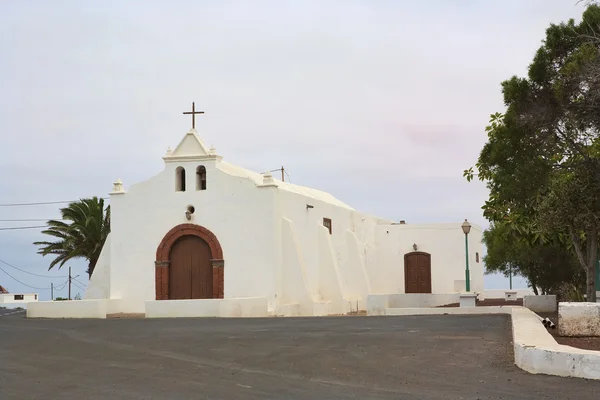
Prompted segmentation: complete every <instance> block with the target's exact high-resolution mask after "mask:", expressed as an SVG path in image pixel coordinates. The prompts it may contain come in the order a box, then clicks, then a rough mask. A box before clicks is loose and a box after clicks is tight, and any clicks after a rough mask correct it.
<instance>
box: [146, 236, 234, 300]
mask: <svg viewBox="0 0 600 400" xmlns="http://www.w3.org/2000/svg"><path fill="white" fill-rule="evenodd" d="M186 235H194V236H198V237H199V238H201V239H202V240H204V241H205V242H206V243H208V246H209V247H210V253H211V258H212V259H211V262H212V264H213V298H215V299H222V298H223V295H224V277H225V275H224V271H223V266H224V261H223V249H222V248H221V244H220V243H219V240H218V239H217V237H216V236H215V234H214V233H212V232H211V231H209V230H208V229H206V228H205V227H203V226H200V225H195V224H180V225H177V226H176V227H174V228H173V229H171V230H170V231H169V232H167V234H166V235H165V237H164V238H163V239H162V241H161V242H160V244H159V245H158V248H157V249H156V261H155V262H154V266H155V269H156V272H155V289H156V300H168V299H169V265H170V261H169V253H170V252H171V248H172V247H173V244H174V243H175V241H176V240H177V239H179V238H180V237H182V236H186Z"/></svg>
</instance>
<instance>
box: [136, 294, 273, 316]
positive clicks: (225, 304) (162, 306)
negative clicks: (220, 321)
mask: <svg viewBox="0 0 600 400" xmlns="http://www.w3.org/2000/svg"><path fill="white" fill-rule="evenodd" d="M267 316H268V306H267V299H266V298H265V297H239V298H230V299H201V300H150V301H146V318H197V317H229V318H236V317H237V318H241V317H246V318H248V317H267Z"/></svg>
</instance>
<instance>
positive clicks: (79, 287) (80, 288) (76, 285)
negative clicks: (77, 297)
mask: <svg viewBox="0 0 600 400" xmlns="http://www.w3.org/2000/svg"><path fill="white" fill-rule="evenodd" d="M71 283H72V284H73V285H75V287H77V288H78V289H79V290H83V291H84V292H85V289H84V288H82V287H81V286H79V285H78V284H77V283H75V282H73V281H72V280H71Z"/></svg>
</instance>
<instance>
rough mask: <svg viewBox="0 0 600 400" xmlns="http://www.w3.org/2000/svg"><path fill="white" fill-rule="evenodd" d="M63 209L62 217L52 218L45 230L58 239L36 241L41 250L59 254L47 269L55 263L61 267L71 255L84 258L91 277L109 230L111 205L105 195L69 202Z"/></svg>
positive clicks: (43, 252)
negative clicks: (105, 205) (105, 201)
mask: <svg viewBox="0 0 600 400" xmlns="http://www.w3.org/2000/svg"><path fill="white" fill-rule="evenodd" d="M60 213H61V216H62V221H57V220H50V221H48V223H47V224H48V229H46V230H44V231H42V233H43V234H46V235H49V236H52V237H54V238H57V240H56V241H53V242H50V241H42V242H34V244H35V245H36V246H39V250H38V254H41V255H43V256H46V255H55V256H56V257H55V258H54V260H52V262H51V263H50V267H49V268H48V269H52V268H53V267H54V266H56V265H58V268H59V269H60V267H62V266H63V265H64V264H65V263H66V262H67V261H69V260H71V259H75V258H83V259H85V260H87V262H88V268H87V273H88V276H89V277H90V278H91V276H92V273H93V272H94V268H95V267H96V263H97V262H98V258H99V257H100V252H101V251H102V246H104V242H105V241H106V237H107V236H108V233H109V232H110V206H108V207H106V208H105V207H104V200H103V199H99V198H97V197H93V198H91V199H81V200H80V201H77V202H73V203H70V204H69V205H68V206H67V207H65V208H62V209H61V210H60ZM64 221H67V222H64Z"/></svg>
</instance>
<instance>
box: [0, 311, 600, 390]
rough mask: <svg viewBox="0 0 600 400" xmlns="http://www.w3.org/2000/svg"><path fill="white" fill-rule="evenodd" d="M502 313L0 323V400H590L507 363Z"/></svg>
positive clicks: (569, 385)
mask: <svg viewBox="0 0 600 400" xmlns="http://www.w3.org/2000/svg"><path fill="white" fill-rule="evenodd" d="M510 336H511V333H510V320H509V317H508V316H505V315H496V316H451V315H439V316H402V317H327V318H323V317H321V318H263V319H225V318H223V319H217V318H198V319H152V320H151V319H108V320H28V319H26V318H24V316H23V314H16V315H10V316H4V317H1V318H0V398H1V399H3V400H8V399H10V400H12V399H18V400H23V399H61V400H71V399H161V400H162V399H169V400H173V399H515V400H516V399H544V398H548V399H580V400H583V399H598V398H600V381H587V380H582V379H575V378H560V377H553V376H545V375H532V374H529V373H527V372H524V371H522V370H520V369H519V368H517V367H516V366H515V365H514V364H513V354H512V345H511V343H510Z"/></svg>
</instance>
